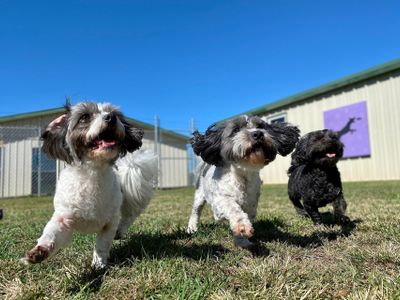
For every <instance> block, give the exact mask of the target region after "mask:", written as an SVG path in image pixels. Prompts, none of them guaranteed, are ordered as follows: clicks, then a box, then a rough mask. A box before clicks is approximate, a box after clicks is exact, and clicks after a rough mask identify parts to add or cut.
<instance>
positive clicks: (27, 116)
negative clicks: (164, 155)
mask: <svg viewBox="0 0 400 300" xmlns="http://www.w3.org/2000/svg"><path fill="white" fill-rule="evenodd" d="M63 112H65V108H64V107H58V108H51V109H44V110H38V111H34V112H27V113H20V114H14V115H9V116H2V117H0V125H3V124H5V123H8V122H14V121H20V120H26V119H32V118H39V117H44V116H46V115H52V114H62V113H63ZM126 119H127V120H128V121H129V122H130V123H132V124H133V125H136V126H138V127H140V128H142V129H145V130H146V129H147V130H154V126H153V125H152V124H149V123H146V122H142V121H139V120H136V119H133V118H130V117H126ZM160 132H161V133H162V134H165V135H168V136H170V137H174V138H177V139H180V140H184V141H186V142H188V141H189V139H190V137H189V136H186V135H183V134H180V133H177V132H175V131H172V130H168V129H163V128H160Z"/></svg>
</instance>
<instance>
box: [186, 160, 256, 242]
mask: <svg viewBox="0 0 400 300" xmlns="http://www.w3.org/2000/svg"><path fill="white" fill-rule="evenodd" d="M197 176H199V177H198V188H197V190H196V193H195V196H194V203H193V208H192V213H191V216H190V219H189V224H188V232H189V233H193V232H196V231H197V227H198V223H199V219H200V214H201V210H202V208H203V206H204V204H205V203H206V202H207V203H208V204H209V205H210V206H211V209H212V211H213V215H214V219H215V220H216V221H221V220H224V219H226V220H228V221H229V225H230V228H231V230H232V231H233V233H234V235H235V243H236V244H237V245H238V246H241V247H247V246H249V245H250V244H251V243H250V242H249V241H248V239H247V238H248V237H251V235H252V234H253V227H252V223H253V222H254V220H255V217H256V214H257V206H258V199H259V197H260V186H261V179H260V175H259V169H255V168H251V169H245V168H244V167H242V166H238V165H233V164H231V165H228V166H225V167H216V166H210V165H208V164H207V163H205V162H202V163H201V164H200V165H199V167H198V169H197Z"/></svg>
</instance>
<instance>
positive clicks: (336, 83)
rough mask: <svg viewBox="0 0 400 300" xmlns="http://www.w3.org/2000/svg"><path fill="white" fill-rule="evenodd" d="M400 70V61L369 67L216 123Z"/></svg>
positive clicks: (289, 103) (257, 113)
mask: <svg viewBox="0 0 400 300" xmlns="http://www.w3.org/2000/svg"><path fill="white" fill-rule="evenodd" d="M396 70H400V59H394V60H391V61H389V62H386V63H383V64H380V65H377V66H374V67H370V68H368V69H366V70H363V71H361V72H357V73H353V74H351V75H347V76H344V77H341V78H339V79H336V80H333V81H330V82H328V83H325V84H322V85H319V86H317V87H315V88H311V89H307V90H304V91H302V92H299V93H296V94H294V95H292V96H289V97H285V98H282V99H280V100H277V101H274V102H271V103H269V104H266V105H262V106H259V107H256V108H254V109H252V110H249V111H246V112H244V113H241V114H236V115H234V116H231V117H228V118H225V119H223V120H221V121H218V123H221V122H224V121H227V120H230V119H232V118H235V117H238V116H240V115H244V114H248V115H259V114H263V113H267V112H270V111H274V110H278V109H281V108H284V107H287V106H289V105H292V104H294V103H300V102H302V101H306V100H307V99H310V98H311V97H317V96H321V95H324V94H327V93H331V92H334V91H336V90H338V89H340V88H343V87H346V86H349V85H352V84H355V83H359V82H363V81H366V80H369V79H373V78H376V77H379V76H382V75H384V74H387V73H390V72H393V71H396Z"/></svg>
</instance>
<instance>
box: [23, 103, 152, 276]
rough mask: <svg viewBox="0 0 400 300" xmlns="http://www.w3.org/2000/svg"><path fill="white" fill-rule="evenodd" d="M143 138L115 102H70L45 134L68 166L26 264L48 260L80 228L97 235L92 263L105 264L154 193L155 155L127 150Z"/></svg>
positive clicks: (46, 145)
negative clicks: (111, 250)
mask: <svg viewBox="0 0 400 300" xmlns="http://www.w3.org/2000/svg"><path fill="white" fill-rule="evenodd" d="M142 137H143V131H142V130H141V129H138V128H134V127H132V125H130V124H129V123H128V122H127V121H126V120H125V118H124V116H123V114H122V113H121V112H120V111H119V110H118V109H117V108H116V107H115V106H112V105H111V104H107V103H105V104H97V103H94V102H82V103H78V104H76V105H74V106H72V107H71V106H70V104H69V103H67V104H66V113H65V114H64V115H62V116H60V117H59V118H57V119H56V120H54V121H53V122H51V123H50V124H49V125H48V127H47V129H46V131H45V132H44V133H43V135H42V139H43V150H44V152H45V153H47V154H48V155H49V156H50V157H52V158H55V159H60V160H62V161H65V162H66V163H67V167H66V168H65V169H64V170H62V172H61V174H60V178H59V181H58V183H57V188H56V192H55V196H54V213H53V216H52V217H51V219H50V221H49V222H48V223H47V225H46V227H45V228H44V230H43V233H42V236H41V237H40V238H39V239H38V242H37V245H36V246H35V247H34V248H33V249H32V250H30V251H28V252H27V253H26V255H25V257H24V258H23V259H22V261H23V262H24V263H39V262H41V261H43V260H44V259H46V258H47V257H49V256H51V255H53V254H55V253H56V252H57V251H58V250H59V249H60V248H62V247H65V246H66V245H68V244H69V242H70V241H71V239H72V234H73V232H74V231H79V232H83V233H96V234H97V239H96V247H95V250H94V253H93V261H92V266H93V267H94V268H103V267H105V266H106V264H107V259H108V256H109V252H110V248H111V245H112V241H113V239H114V238H116V237H117V238H118V237H122V236H123V235H124V234H125V233H126V231H127V230H128V227H129V226H130V225H131V224H132V222H133V220H134V219H135V218H136V217H137V216H138V215H139V214H140V213H141V212H142V211H143V209H144V208H145V207H146V206H147V204H148V203H149V200H150V198H151V197H152V194H153V179H154V177H155V175H156V174H157V159H156V157H155V156H154V155H153V154H151V153H149V152H146V151H138V152H137V153H135V154H128V155H126V154H127V153H131V152H133V151H135V150H137V149H139V148H140V147H141V145H142ZM139 152H140V153H139ZM125 155H126V156H125ZM122 157H123V158H122Z"/></svg>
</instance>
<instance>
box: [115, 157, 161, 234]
mask: <svg viewBox="0 0 400 300" xmlns="http://www.w3.org/2000/svg"><path fill="white" fill-rule="evenodd" d="M116 165H117V168H118V171H117V173H118V177H119V180H120V182H121V189H122V193H123V197H124V200H123V203H122V207H121V221H120V224H119V227H118V231H117V236H116V237H118V238H121V237H122V236H124V235H125V233H126V231H127V230H128V227H129V226H130V225H131V224H132V222H133V221H134V220H135V219H136V218H137V217H138V216H139V215H140V213H141V212H142V211H143V210H144V209H145V208H146V207H147V205H148V204H149V202H150V199H151V198H152V197H153V187H154V185H155V184H156V180H157V174H158V168H157V167H158V162H157V156H156V155H155V154H154V153H153V152H152V151H150V150H139V151H136V152H134V153H132V154H127V155H126V156H124V157H123V158H121V159H119V160H118V161H117V162H116Z"/></svg>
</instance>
